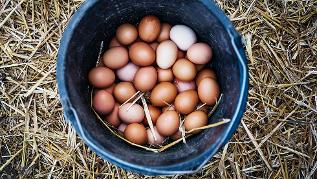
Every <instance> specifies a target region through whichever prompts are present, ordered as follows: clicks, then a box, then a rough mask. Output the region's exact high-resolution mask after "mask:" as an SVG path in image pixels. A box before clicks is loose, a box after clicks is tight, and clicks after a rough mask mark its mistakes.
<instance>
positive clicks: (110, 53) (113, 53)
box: [102, 47, 129, 69]
mask: <svg viewBox="0 0 317 179" xmlns="http://www.w3.org/2000/svg"><path fill="white" fill-rule="evenodd" d="M102 61H103V64H105V66H106V67H108V68H111V69H118V68H121V67H123V66H125V65H126V64H127V63H128V61H129V55H128V50H127V49H125V48H124V47H113V48H110V49H109V50H107V51H106V52H105V53H104V55H103V57H102Z"/></svg>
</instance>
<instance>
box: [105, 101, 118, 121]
mask: <svg viewBox="0 0 317 179" xmlns="http://www.w3.org/2000/svg"><path fill="white" fill-rule="evenodd" d="M118 112H119V104H118V103H116V104H115V105H114V108H113V110H112V112H111V113H110V114H108V115H107V116H105V118H104V119H105V120H106V121H107V122H108V123H109V124H111V125H113V126H114V127H118V126H119V125H120V124H121V120H120V119H119V114H118Z"/></svg>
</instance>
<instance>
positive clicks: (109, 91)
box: [105, 83, 116, 94]
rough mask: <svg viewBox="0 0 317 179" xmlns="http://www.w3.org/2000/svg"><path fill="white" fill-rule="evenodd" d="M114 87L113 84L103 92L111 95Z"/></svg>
mask: <svg viewBox="0 0 317 179" xmlns="http://www.w3.org/2000/svg"><path fill="white" fill-rule="evenodd" d="M115 86H116V84H114V83H113V84H112V85H111V86H110V87H108V88H106V89H105V90H106V91H107V92H108V93H110V94H112V93H113V90H114V87H115Z"/></svg>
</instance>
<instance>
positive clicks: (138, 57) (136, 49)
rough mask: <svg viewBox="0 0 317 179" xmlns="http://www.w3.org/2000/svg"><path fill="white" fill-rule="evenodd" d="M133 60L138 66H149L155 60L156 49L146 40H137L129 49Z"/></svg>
mask: <svg viewBox="0 0 317 179" xmlns="http://www.w3.org/2000/svg"><path fill="white" fill-rule="evenodd" d="M129 56H130V59H131V61H132V62H133V63H134V64H136V65H138V66H149V65H152V64H153V63H154V62H155V51H154V50H153V48H152V47H151V46H150V45H149V44H147V43H144V42H135V43H134V44H132V45H131V47H130V49H129Z"/></svg>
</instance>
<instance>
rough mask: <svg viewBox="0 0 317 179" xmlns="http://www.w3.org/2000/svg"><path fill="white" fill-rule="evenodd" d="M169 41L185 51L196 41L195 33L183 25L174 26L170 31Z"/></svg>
mask: <svg viewBox="0 0 317 179" xmlns="http://www.w3.org/2000/svg"><path fill="white" fill-rule="evenodd" d="M170 39H171V40H172V41H173V42H175V43H176V45H177V47H178V48H179V49H181V50H183V51H186V50H187V49H188V48H189V47H190V46H191V45H193V44H194V43H195V42H196V41H197V37H196V34H195V32H194V31H193V30H192V29H191V28H189V27H187V26H185V25H175V26H174V27H173V28H172V29H171V32H170Z"/></svg>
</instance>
